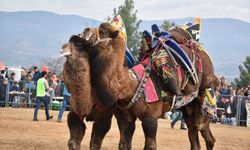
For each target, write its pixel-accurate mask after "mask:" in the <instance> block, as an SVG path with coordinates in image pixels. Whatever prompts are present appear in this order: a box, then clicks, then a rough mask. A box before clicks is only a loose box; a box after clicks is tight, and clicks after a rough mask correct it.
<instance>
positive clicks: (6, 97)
mask: <svg viewBox="0 0 250 150" xmlns="http://www.w3.org/2000/svg"><path fill="white" fill-rule="evenodd" d="M7 81H8V82H7V87H6V96H5V106H6V107H9V101H10V99H9V90H10V81H9V80H7Z"/></svg>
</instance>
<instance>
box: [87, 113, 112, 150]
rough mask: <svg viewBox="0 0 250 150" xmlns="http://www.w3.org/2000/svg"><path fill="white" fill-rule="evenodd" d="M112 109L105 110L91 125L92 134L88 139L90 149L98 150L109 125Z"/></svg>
mask: <svg viewBox="0 0 250 150" xmlns="http://www.w3.org/2000/svg"><path fill="white" fill-rule="evenodd" d="M112 116H113V114H112V111H110V112H106V114H105V116H103V117H101V119H98V120H95V122H94V124H93V127H92V134H91V140H90V150H100V149H101V146H102V141H103V139H104V137H105V135H106V133H107V132H108V131H109V129H110V127H111V120H112Z"/></svg>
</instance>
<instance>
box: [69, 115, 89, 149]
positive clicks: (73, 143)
mask: <svg viewBox="0 0 250 150" xmlns="http://www.w3.org/2000/svg"><path fill="white" fill-rule="evenodd" d="M68 128H69V132H70V139H69V141H68V146H69V150H80V149H81V141H82V139H83V136H84V134H85V129H86V126H85V123H84V122H83V120H81V119H80V118H79V116H77V115H76V114H75V113H74V112H70V113H69V114H68Z"/></svg>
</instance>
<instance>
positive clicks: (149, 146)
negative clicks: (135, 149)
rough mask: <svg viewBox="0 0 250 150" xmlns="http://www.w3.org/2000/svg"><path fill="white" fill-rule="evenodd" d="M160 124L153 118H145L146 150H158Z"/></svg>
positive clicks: (143, 123)
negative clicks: (157, 140) (157, 137)
mask: <svg viewBox="0 0 250 150" xmlns="http://www.w3.org/2000/svg"><path fill="white" fill-rule="evenodd" d="M157 127H158V122H157V120H156V119H155V118H153V117H145V118H143V119H142V128H143V132H144V136H145V145H144V150H156V149H157V144H156V133H157Z"/></svg>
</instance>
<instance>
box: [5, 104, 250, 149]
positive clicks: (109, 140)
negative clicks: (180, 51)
mask: <svg viewBox="0 0 250 150" xmlns="http://www.w3.org/2000/svg"><path fill="white" fill-rule="evenodd" d="M51 114H53V115H54V119H53V120H51V121H45V115H44V110H40V111H39V122H33V121H32V117H33V109H21V108H0V150H9V149H12V150H13V149H20V150H21V149H25V150H43V149H45V150H48V149H51V150H66V149H67V145H66V143H67V140H68V137H69V132H68V128H67V124H66V116H67V112H65V114H64V118H63V122H62V123H57V122H56V119H55V118H57V115H58V111H51ZM91 125H92V123H87V131H86V134H85V137H84V139H83V142H82V149H88V143H89V140H90V134H91ZM136 127H137V128H136V131H135V134H134V138H133V149H135V150H137V149H139V150H141V149H143V143H144V136H143V132H142V129H141V126H140V122H139V121H137V125H136ZM177 127H179V124H177V125H176V129H174V130H172V129H170V125H169V121H168V120H163V119H161V120H159V129H158V135H157V143H158V149H159V150H166V149H169V150H175V149H176V150H183V149H189V141H188V137H187V131H183V130H179V129H178V128H177ZM211 128H212V131H213V133H214V135H215V137H216V140H217V142H216V146H215V150H222V149H223V150H225V149H226V150H231V149H232V150H234V149H235V150H236V149H237V150H249V149H250V129H247V128H244V127H232V126H224V125H216V124H213V125H212V126H211ZM200 137H201V136H200ZM118 141H119V132H118V127H117V125H116V120H115V119H113V124H112V127H111V130H110V131H109V132H108V134H107V135H106V138H105V139H104V142H103V148H102V149H103V150H115V149H117V145H118ZM201 144H202V149H205V143H204V140H203V139H201Z"/></svg>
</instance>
